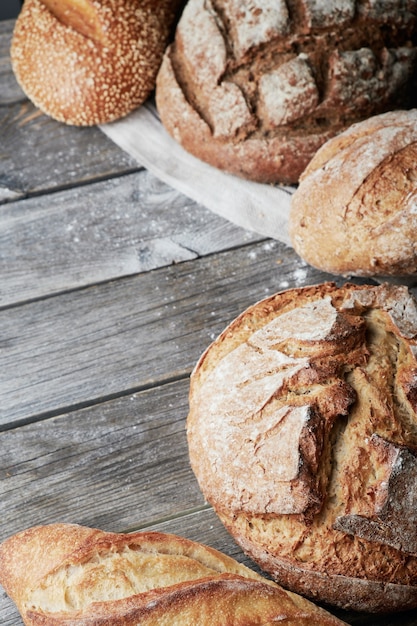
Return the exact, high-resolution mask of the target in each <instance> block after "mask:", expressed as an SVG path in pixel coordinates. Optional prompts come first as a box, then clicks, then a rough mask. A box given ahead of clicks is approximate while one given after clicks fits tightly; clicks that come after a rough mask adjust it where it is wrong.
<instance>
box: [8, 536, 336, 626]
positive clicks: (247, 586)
mask: <svg viewBox="0 0 417 626" xmlns="http://www.w3.org/2000/svg"><path fill="white" fill-rule="evenodd" d="M0 582H1V584H2V585H3V586H4V588H5V589H6V591H7V593H8V594H9V595H10V597H11V598H12V599H13V600H14V602H15V603H16V605H17V607H18V609H19V611H20V612H21V615H22V617H23V620H24V623H25V624H26V626H41V625H42V626H65V625H67V626H76V625H78V624H79V625H80V626H137V624H139V623H140V624H141V626H142V625H143V626H151V625H153V624H160V625H164V624H166V625H173V626H183V624H188V623H190V624H191V623H193V624H194V623H198V624H202V625H203V624H207V626H209V625H210V626H211V625H213V626H217V625H218V626H221V625H223V624H226V623H227V624H230V625H231V626H232V625H233V626H250V625H251V624H253V625H254V626H255V624H260V623H262V624H265V626H267V625H268V624H271V626H272V624H274V623H276V621H277V619H278V620H280V621H281V620H285V623H286V624H288V625H289V626H309V625H314V626H343V622H341V621H340V620H338V619H336V618H335V617H333V616H332V615H330V614H329V613H327V612H326V611H324V610H322V609H320V608H319V607H316V606H315V605H314V604H312V603H311V602H309V601H307V600H305V599H304V598H301V597H300V596H297V595H295V594H292V593H290V592H287V591H285V590H283V589H282V588H280V587H279V586H278V585H276V584H275V583H273V582H272V581H269V580H266V579H265V578H263V577H261V576H260V575H258V574H256V573H255V572H252V571H251V570H250V569H248V568H247V567H245V566H244V565H241V564H240V563H238V562H237V561H235V560H234V559H232V558H230V557H228V556H226V555H224V554H222V553H220V552H218V551H217V550H214V549H212V548H209V547H207V546H204V545H202V544H199V543H196V542H193V541H190V540H187V539H185V538H182V537H177V536H175V535H169V534H164V533H157V532H140V533H131V534H118V533H108V532H104V531H100V530H98V529H93V528H86V527H82V526H78V525H76V524H50V525H45V526H38V527H33V528H29V529H27V530H25V531H22V532H20V533H17V534H16V535H13V536H12V537H10V538H9V539H7V540H6V541H5V542H4V543H3V544H2V545H1V546H0Z"/></svg>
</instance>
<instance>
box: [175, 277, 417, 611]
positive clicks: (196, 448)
mask: <svg viewBox="0 0 417 626" xmlns="http://www.w3.org/2000/svg"><path fill="white" fill-rule="evenodd" d="M416 355H417V310H416V304H415V301H414V299H413V298H412V296H411V295H410V294H409V292H408V290H407V289H406V288H404V287H395V286H390V285H380V286H366V285H362V286H356V285H345V286H343V287H337V286H336V285H334V284H333V283H325V284H322V285H316V286H313V287H305V288H302V289H292V290H288V291H286V292H281V293H279V294H276V295H274V296H272V297H270V298H268V299H266V300H264V301H261V302H260V303H257V304H256V305H254V306H253V307H250V308H249V309H248V310H247V311H245V312H244V313H242V314H241V315H240V316H239V317H238V318H237V319H236V320H235V321H234V322H232V324H231V325H230V326H229V327H228V328H227V329H225V331H224V332H223V333H222V334H221V335H220V337H219V338H218V339H217V340H216V341H215V342H214V343H213V344H212V345H211V346H209V348H208V349H207V350H206V352H205V353H204V354H203V355H202V357H201V359H200V360H199V362H198V364H197V365H196V368H195V369H194V372H193V374H192V378H191V386H190V412H189V416H188V421H187V430H188V442H189V451H190V460H191V464H192V467H193V470H194V472H195V474H196V476H197V479H198V481H199V484H200V487H201V489H202V491H203V493H204V495H205V497H206V498H207V500H209V501H210V502H211V503H212V504H213V506H214V508H215V509H216V511H217V512H218V513H219V515H220V517H221V519H222V521H224V523H225V524H226V526H227V527H228V528H229V529H231V530H232V532H233V534H234V536H235V537H238V541H239V543H241V545H244V546H245V549H247V550H248V552H249V553H250V554H252V555H253V554H255V555H256V552H257V550H263V551H264V552H267V553H268V554H269V559H270V561H269V568H268V571H269V572H273V571H274V563H275V561H274V558H275V557H276V560H281V561H282V560H284V561H287V562H288V563H292V564H293V566H294V567H299V568H301V569H305V570H308V571H312V572H314V571H315V572H319V573H321V575H323V576H324V580H325V577H326V575H330V574H331V575H337V576H345V577H352V578H355V577H357V578H358V579H364V580H367V579H369V580H374V581H379V582H381V584H382V583H383V582H387V583H388V582H389V583H392V584H394V585H395V584H398V585H409V586H410V589H412V588H413V587H414V589H415V588H416V587H415V586H416V585H417V558H416V556H417V550H416V548H417V533H416V527H417V514H416V510H417V508H416V503H417V461H416V457H415V452H416V451H417V360H416ZM405 493H407V497H405ZM250 545H252V547H253V549H250V548H249V546H250ZM267 562H268V559H265V562H264V563H263V564H262V565H265V563H267ZM300 578H302V576H300ZM324 586H325V582H324V583H323V587H324ZM321 591H323V589H322V590H321ZM410 593H411V596H413V595H414V597H415V593H414V591H412V592H410ZM380 595H381V594H380ZM319 597H320V596H319ZM382 597H383V595H382ZM345 600H346V598H343V597H342V596H341V598H340V601H345ZM415 601H417V599H415ZM352 602H353V603H354V597H353V598H352ZM378 603H379V604H378V605H379V606H383V602H380V597H378ZM375 604H376V600H375ZM390 606H391V607H392V604H390Z"/></svg>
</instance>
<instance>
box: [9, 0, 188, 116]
mask: <svg viewBox="0 0 417 626" xmlns="http://www.w3.org/2000/svg"><path fill="white" fill-rule="evenodd" d="M183 4H184V2H183V1H182V0H141V1H138V0H77V1H76V2H74V0H25V3H24V5H23V7H22V10H21V12H20V15H19V16H18V18H17V20H16V25H15V28H14V32H13V38H12V44H11V50H10V56H11V61H12V68H13V70H14V73H15V76H16V78H17V81H18V83H19V84H20V86H21V87H22V89H23V91H24V92H25V94H26V95H27V97H28V98H29V99H30V100H31V101H32V102H33V103H34V104H35V105H36V106H37V107H39V109H41V110H42V111H43V112H44V113H46V114H48V115H50V116H51V117H53V118H54V119H56V120H58V121H60V122H65V123H67V124H74V125H77V126H92V125H95V124H103V123H105V122H110V121H112V120H115V119H118V118H120V117H123V116H125V115H127V114H128V113H129V112H130V111H132V110H133V109H135V108H136V107H138V106H139V105H141V104H142V103H143V102H144V101H145V100H146V99H147V98H148V96H149V94H150V93H151V92H152V91H153V89H154V87H155V79H156V74H157V72H158V69H159V66H160V64H161V61H162V56H163V53H164V51H165V48H166V46H167V44H168V41H169V38H170V35H171V34H172V30H173V28H174V23H175V20H176V18H177V16H178V12H179V10H180V8H181V7H182V5H183Z"/></svg>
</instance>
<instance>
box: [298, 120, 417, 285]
mask: <svg viewBox="0 0 417 626" xmlns="http://www.w3.org/2000/svg"><path fill="white" fill-rule="evenodd" d="M416 233H417V109H413V110H411V111H392V112H389V113H385V114H382V115H378V116H374V117H371V118H369V119H368V120H365V121H363V122H359V123H357V124H355V125H353V126H352V127H351V128H349V129H347V130H346V131H345V132H343V133H341V134H340V135H338V136H337V137H334V138H333V139H330V140H329V141H328V142H327V143H326V144H325V145H324V146H322V148H320V150H319V151H318V153H317V154H316V155H315V156H314V157H313V159H312V161H311V162H310V164H309V165H308V166H307V168H306V170H305V171H304V172H303V174H302V176H301V179H300V185H299V187H298V189H296V191H295V193H294V194H293V196H292V198H291V212H290V236H291V241H292V244H293V246H294V249H295V250H296V251H297V252H298V254H300V256H301V257H303V258H304V259H305V260H306V261H307V262H308V263H310V264H311V265H314V266H316V267H318V268H320V269H322V270H325V271H327V272H332V273H334V274H344V275H357V276H387V277H388V276H407V277H408V281H407V282H410V281H411V275H416V274H417V246H416V243H417V239H416Z"/></svg>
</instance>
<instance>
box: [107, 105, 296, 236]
mask: <svg viewBox="0 0 417 626" xmlns="http://www.w3.org/2000/svg"><path fill="white" fill-rule="evenodd" d="M100 128H101V130H102V131H103V132H104V133H105V134H106V135H107V136H108V137H109V138H110V139H111V140H112V141H114V143H115V144H117V145H118V146H119V147H120V148H122V149H123V150H125V151H126V152H127V153H128V154H129V155H130V156H132V157H133V158H134V159H136V160H137V162H138V163H139V164H140V165H143V166H144V167H145V168H146V169H147V170H149V171H150V172H152V173H153V174H154V175H155V176H156V177H157V178H159V179H160V180H162V181H164V182H165V183H167V184H168V185H170V186H171V187H172V188H173V189H176V190H177V191H180V192H181V193H183V194H184V195H186V196H187V197H189V198H191V199H192V200H194V201H196V202H198V203H200V204H202V205H203V206H205V207H206V208H207V209H209V210H211V211H213V212H214V213H217V214H218V215H221V216H222V217H224V218H226V219H227V220H229V221H230V222H233V223H234V224H237V225H238V226H241V227H243V228H245V229H247V230H251V231H253V232H256V233H258V234H261V235H265V236H266V237H271V238H273V239H277V240H279V241H282V242H283V243H285V244H287V245H291V242H290V238H289V234H288V216H289V209H290V199H291V194H292V193H293V191H294V189H293V188H291V187H279V186H273V185H264V184H260V183H254V182H251V181H247V180H243V179H240V178H238V177H237V176H233V175H231V174H226V173H225V172H222V171H220V170H218V169H216V168H214V167H212V166H211V165H208V164H207V163H204V162H203V161H200V160H199V159H197V158H195V157H194V156H192V155H191V154H189V153H188V152H186V151H185V150H184V149H183V148H182V147H181V146H180V145H179V144H178V143H177V142H176V141H175V140H174V139H172V137H171V136H170V135H169V134H168V133H167V131H166V130H165V128H164V127H163V125H162V123H161V121H160V119H159V116H158V113H157V111H156V108H155V105H154V104H153V102H151V101H149V102H146V103H145V104H144V105H142V106H141V107H140V108H138V109H137V110H135V111H133V113H131V114H130V115H128V116H127V117H125V118H123V119H120V120H117V121H115V122H112V123H109V124H103V125H101V126H100Z"/></svg>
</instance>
